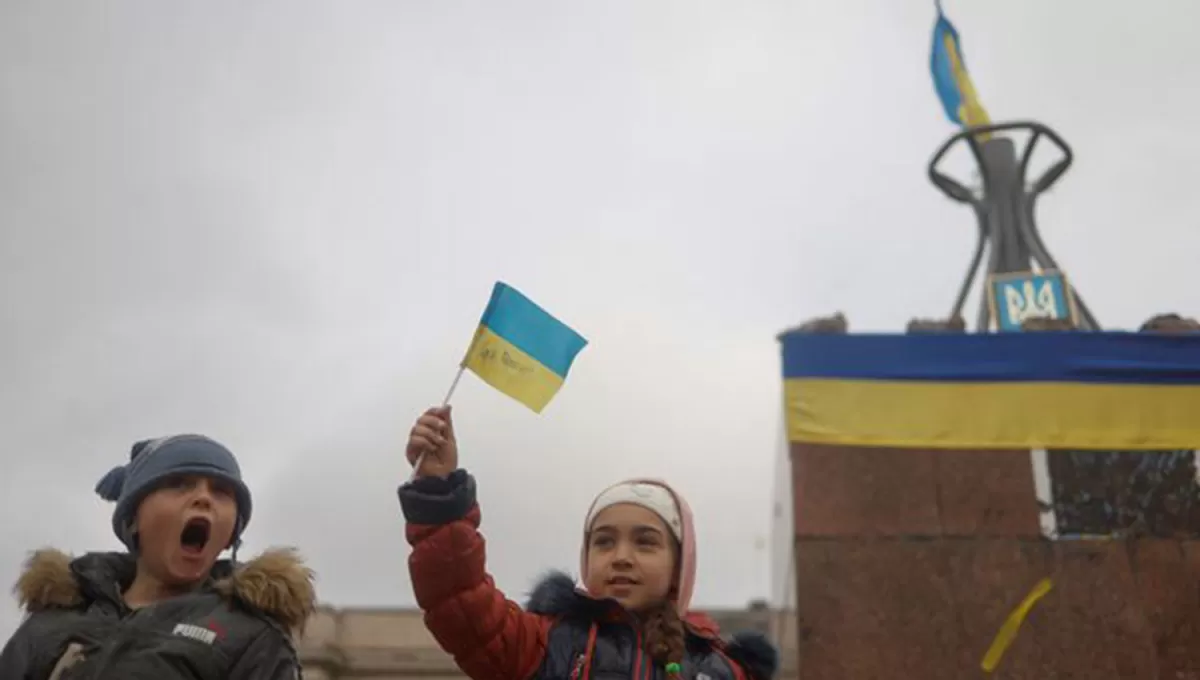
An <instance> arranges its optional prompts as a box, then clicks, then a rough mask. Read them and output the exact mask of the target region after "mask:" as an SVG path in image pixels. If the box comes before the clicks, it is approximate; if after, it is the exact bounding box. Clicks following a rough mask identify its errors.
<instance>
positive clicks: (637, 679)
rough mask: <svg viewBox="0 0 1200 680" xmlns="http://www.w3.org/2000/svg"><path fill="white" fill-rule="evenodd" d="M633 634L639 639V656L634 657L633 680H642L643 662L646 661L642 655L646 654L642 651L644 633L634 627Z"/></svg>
mask: <svg viewBox="0 0 1200 680" xmlns="http://www.w3.org/2000/svg"><path fill="white" fill-rule="evenodd" d="M633 634H634V635H635V636H637V637H636V639H637V655H636V656H635V657H634V661H633V680H641V678H642V661H643V660H644V659H643V658H642V655H643V654H644V652H643V651H642V631H641V629H640V628H639V627H638V626H634V627H633Z"/></svg>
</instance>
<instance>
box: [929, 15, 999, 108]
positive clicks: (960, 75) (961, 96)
mask: <svg viewBox="0 0 1200 680" xmlns="http://www.w3.org/2000/svg"><path fill="white" fill-rule="evenodd" d="M935 4H936V6H937V22H936V23H934V25H933V49H932V53H931V55H930V59H929V67H930V71H931V72H932V74H933V86H934V89H935V90H937V94H938V98H940V99H941V100H942V108H944V109H945V110H946V117H947V118H949V119H950V121H951V122H952V123H956V124H958V125H961V126H963V127H975V126H979V125H988V124H990V123H991V119H990V118H989V117H988V113H987V110H986V109H984V108H983V103H982V102H980V101H979V93H977V92H976V91H975V85H974V83H972V82H971V75H970V73H968V72H967V61H966V57H964V56H963V51H962V41H961V40H960V39H959V37H958V30H957V29H955V28H954V24H952V23H950V20H949V19H947V18H946V14H945V13H944V12H943V11H942V3H941V0H936V3H935Z"/></svg>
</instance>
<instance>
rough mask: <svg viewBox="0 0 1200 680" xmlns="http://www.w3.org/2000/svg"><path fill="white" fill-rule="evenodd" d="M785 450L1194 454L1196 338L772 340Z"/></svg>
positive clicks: (1071, 335)
mask: <svg viewBox="0 0 1200 680" xmlns="http://www.w3.org/2000/svg"><path fill="white" fill-rule="evenodd" d="M781 340H782V344H783V374H784V384H785V388H784V399H785V402H786V412H787V425H788V434H789V439H791V440H792V441H795V442H813V443H826V444H843V445H862V446H889V447H926V448H1069V449H1103V450H1111V449H1134V450H1163V449H1193V448H1200V335H1173V336H1172V335H1154V334H1138V333H1081V332H1080V333H1076V332H1047V333H1001V334H979V335H949V334H947V335H813V334H804V333H791V334H787V335H784V336H783V337H782V338H781Z"/></svg>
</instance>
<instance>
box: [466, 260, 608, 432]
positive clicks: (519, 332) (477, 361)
mask: <svg viewBox="0 0 1200 680" xmlns="http://www.w3.org/2000/svg"><path fill="white" fill-rule="evenodd" d="M585 346H587V340H585V339H584V338H583V336H581V335H579V334H578V333H576V332H575V331H573V330H571V328H570V327H569V326H567V325H566V324H564V323H563V322H561V321H559V320H558V319H556V318H554V317H553V316H551V315H550V314H549V313H548V312H546V310H544V309H542V308H541V307H539V306H537V305H536V304H535V303H534V302H533V301H532V300H530V299H529V298H527V297H525V296H524V295H522V294H521V292H520V291H518V290H517V289H515V288H513V287H511V286H509V285H508V284H506V283H503V282H501V281H497V282H496V285H495V286H494V287H493V288H492V298H491V300H490V301H488V305H487V308H486V309H484V311H483V317H482V318H481V319H480V320H479V327H478V328H477V329H476V331H475V337H474V338H473V339H472V340H471V346H470V347H469V348H468V349H467V355H466V357H464V358H463V361H462V364H461V368H462V369H467V370H470V371H471V372H472V373H474V374H475V375H477V376H479V377H480V378H481V379H482V380H483V381H484V382H486V383H487V384H489V385H491V386H492V387H494V388H496V389H497V390H499V391H501V392H503V393H504V394H507V395H508V396H510V397H512V398H513V399H516V400H517V401H519V402H521V403H522V404H524V405H526V406H528V407H529V408H530V409H532V410H533V411H534V412H535V413H541V412H542V409H544V408H545V407H546V404H548V403H550V400H551V399H553V398H554V395H555V394H557V393H558V390H559V389H560V388H561V387H562V385H563V382H564V381H565V380H566V379H567V372H568V371H570V369H571V364H572V363H573V362H574V361H575V356H576V355H578V354H579V352H580V351H581V350H583V348H584V347H585Z"/></svg>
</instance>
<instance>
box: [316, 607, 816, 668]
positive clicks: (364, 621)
mask: <svg viewBox="0 0 1200 680" xmlns="http://www.w3.org/2000/svg"><path fill="white" fill-rule="evenodd" d="M709 614H710V615H712V616H713V618H715V619H716V620H717V622H718V624H719V625H720V626H721V629H722V630H724V631H727V632H733V631H738V630H756V631H759V632H762V633H764V634H767V635H771V636H773V637H774V638H775V639H780V638H782V639H784V640H785V643H784V646H785V650H786V652H785V654H783V670H782V673H781V674H780V675H779V678H780V679H781V680H794V679H795V678H796V666H795V663H794V659H795V643H794V642H792V641H794V640H795V639H796V635H795V632H794V620H788V619H785V618H783V617H780V616H777V615H776V614H775V613H774V612H772V611H771V610H770V609H768V608H767V607H765V606H757V607H749V608H747V609H741V610H719V611H709ZM784 628H789V629H791V630H786V629H784ZM300 656H301V659H302V660H303V661H304V678H305V680H365V679H367V678H370V679H371V680H392V679H397V680H398V679H400V678H403V679H404V680H423V679H426V678H427V679H429V680H434V679H437V680H449V679H453V678H463V677H465V676H463V675H462V673H460V672H459V670H458V667H457V666H455V664H454V660H453V659H451V658H450V657H449V656H447V655H446V654H445V653H444V652H442V650H441V649H439V648H438V646H437V643H436V642H434V640H433V637H432V636H431V635H430V634H429V631H428V630H426V629H425V624H424V622H423V621H422V618H421V612H420V611H419V610H416V609H409V608H403V609H340V610H339V609H333V608H330V607H323V608H321V610H320V611H319V612H318V613H317V615H316V616H314V617H313V619H312V621H311V623H309V626H308V628H307V630H306V631H305V635H304V637H303V639H302V640H301V644H300Z"/></svg>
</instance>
